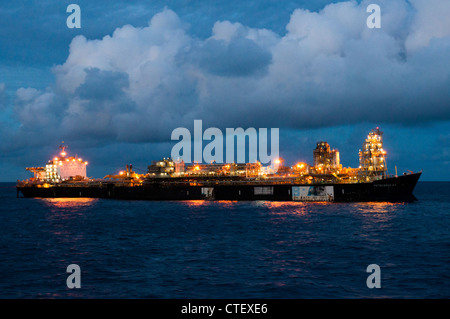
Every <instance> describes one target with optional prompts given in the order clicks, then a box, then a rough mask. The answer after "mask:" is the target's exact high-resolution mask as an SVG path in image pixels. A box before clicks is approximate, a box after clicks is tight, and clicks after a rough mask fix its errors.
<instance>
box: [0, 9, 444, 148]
mask: <svg viewBox="0 0 450 319" xmlns="http://www.w3.org/2000/svg"><path fill="white" fill-rule="evenodd" d="M369 3H370V2H369V1H362V2H361V3H357V2H355V1H348V2H339V3H334V4H330V5H327V6H326V7H324V8H323V9H322V10H320V11H318V12H310V11H308V10H303V9H297V10H295V11H294V12H293V13H292V15H291V18H290V20H289V21H287V23H286V33H285V34H284V35H279V34H276V33H275V32H273V31H271V30H267V29H255V28H250V27H247V26H245V25H243V24H240V23H232V22H230V21H218V22H216V23H215V25H214V27H213V28H212V30H211V35H210V36H209V37H208V38H205V39H200V38H196V37H194V36H191V35H190V34H189V31H188V30H189V28H188V26H187V25H186V24H185V23H184V22H183V21H181V19H180V18H179V17H178V15H177V14H176V13H175V12H173V11H171V10H169V9H165V10H164V11H162V12H160V13H158V14H156V15H155V16H154V17H153V18H152V19H151V20H150V21H149V24H148V26H145V27H134V26H131V25H125V26H122V27H120V28H117V29H116V30H115V31H114V32H113V33H112V34H111V35H106V36H104V37H103V38H102V39H96V40H89V39H87V38H85V37H84V36H77V37H75V38H74V39H73V41H72V43H71V45H70V51H69V55H68V57H67V59H66V61H65V63H63V64H61V65H58V66H56V67H55V68H54V69H53V72H54V74H55V78H56V82H55V83H54V85H52V86H50V87H49V88H47V89H46V90H43V91H38V90H36V89H32V88H27V89H25V88H23V89H19V90H18V91H17V92H16V99H15V108H14V110H15V116H16V119H17V121H18V122H20V124H21V126H20V129H19V132H18V134H25V133H27V132H33V131H36V132H37V131H39V130H41V131H46V132H49V133H48V134H52V135H54V134H62V135H65V136H71V137H73V138H77V137H78V138H85V137H90V138H91V139H103V140H110V141H121V142H152V141H167V140H170V132H171V131H172V130H173V129H175V128H176V127H179V126H184V127H191V126H192V123H193V120H194V119H202V120H204V125H208V126H217V127H226V126H228V127H238V126H244V127H250V126H254V127H290V128H311V127H323V126H333V125H344V124H355V123H360V122H362V121H368V122H385V123H402V124H405V123H406V124H414V123H416V122H423V121H438V120H449V119H450V107H449V101H450V95H449V94H450V93H449V90H448V88H449V85H450V65H449V63H448V59H449V56H448V52H450V27H449V22H448V19H446V17H445V14H446V13H447V14H448V12H450V11H449V8H448V1H445V0H441V1H438V0H433V1H419V0H416V1H405V0H392V1H379V5H380V7H381V10H382V16H381V18H382V28H381V29H369V28H367V26H366V19H367V16H368V13H367V12H366V7H367V5H368V4H369ZM436 17H437V18H436ZM0 93H1V87H0ZM50 132H51V133H50Z"/></svg>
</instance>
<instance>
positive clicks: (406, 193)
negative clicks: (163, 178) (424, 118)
mask: <svg viewBox="0 0 450 319" xmlns="http://www.w3.org/2000/svg"><path fill="white" fill-rule="evenodd" d="M420 175H421V173H413V174H407V175H402V176H398V177H391V178H385V179H382V180H378V181H374V182H370V183H345V184H344V183H342V184H340V183H336V184H320V185H319V184H318V185H311V184H273V183H216V184H209V185H206V184H204V185H200V184H199V183H197V185H189V184H183V183H170V182H169V183H167V182H150V183H144V185H140V186H123V185H116V184H113V183H105V184H99V185H95V186H74V185H70V186H69V185H53V186H51V187H48V188H44V187H37V186H17V194H18V196H19V194H22V195H23V197H41V198H60V197H70V198H73V197H88V198H111V199H125V200H205V199H206V200H233V201H241V200H244V201H254V200H267V201H311V202H315V201H330V202H368V201H387V202H410V201H414V200H415V199H416V198H415V197H414V195H413V190H414V188H415V186H416V184H417V182H418V180H419V178H420Z"/></svg>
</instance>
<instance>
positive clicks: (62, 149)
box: [59, 141, 67, 157]
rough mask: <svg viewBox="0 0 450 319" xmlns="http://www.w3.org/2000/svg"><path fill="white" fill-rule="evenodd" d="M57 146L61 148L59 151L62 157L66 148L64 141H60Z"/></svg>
mask: <svg viewBox="0 0 450 319" xmlns="http://www.w3.org/2000/svg"><path fill="white" fill-rule="evenodd" d="M59 148H60V149H61V153H60V154H61V156H62V157H64V156H66V155H67V153H66V151H65V149H66V148H67V146H66V145H64V141H62V144H61V145H60V146H59Z"/></svg>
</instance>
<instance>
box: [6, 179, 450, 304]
mask: <svg viewBox="0 0 450 319" xmlns="http://www.w3.org/2000/svg"><path fill="white" fill-rule="evenodd" d="M414 193H415V195H416V197H417V198H418V199H419V201H417V202H414V203H409V204H391V203H350V204H339V203H330V204H324V203H287V202H284V203H276V202H207V201H194V202H146V201H118V200H101V199H25V198H16V190H15V187H14V184H7V183H3V184H0V200H1V204H0V225H1V226H0V227H1V233H0V298H72V297H76V298H78V297H83V298H214V299H215V298H286V299H299V298H449V297H450V266H449V265H450V232H449V231H450V227H449V226H450V183H431V182H430V183H428V182H423V183H419V184H418V186H417V187H416V190H415V192H414ZM69 264H78V265H79V266H80V268H81V288H79V289H76V288H75V289H69V288H67V286H66V279H67V277H68V276H69V274H68V273H66V268H67V266H68V265H69ZM369 264H377V265H379V266H380V268H381V288H379V289H377V288H373V289H369V288H368V287H367V285H366V279H367V277H368V276H369V275H370V274H369V273H367V272H366V268H367V266H368V265H369Z"/></svg>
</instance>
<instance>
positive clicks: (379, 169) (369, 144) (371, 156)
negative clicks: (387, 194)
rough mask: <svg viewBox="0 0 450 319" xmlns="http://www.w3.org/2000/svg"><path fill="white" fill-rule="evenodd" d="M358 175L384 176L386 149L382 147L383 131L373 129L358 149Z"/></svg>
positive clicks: (365, 176)
mask: <svg viewBox="0 0 450 319" xmlns="http://www.w3.org/2000/svg"><path fill="white" fill-rule="evenodd" d="M359 168H360V175H361V176H362V177H363V178H366V179H367V178H370V177H371V176H384V175H385V174H386V172H387V167H386V151H385V150H384V149H383V132H382V131H380V128H379V127H377V128H375V129H373V130H372V131H371V132H370V133H369V135H367V138H366V140H365V141H364V143H363V146H362V149H361V150H359Z"/></svg>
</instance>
